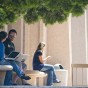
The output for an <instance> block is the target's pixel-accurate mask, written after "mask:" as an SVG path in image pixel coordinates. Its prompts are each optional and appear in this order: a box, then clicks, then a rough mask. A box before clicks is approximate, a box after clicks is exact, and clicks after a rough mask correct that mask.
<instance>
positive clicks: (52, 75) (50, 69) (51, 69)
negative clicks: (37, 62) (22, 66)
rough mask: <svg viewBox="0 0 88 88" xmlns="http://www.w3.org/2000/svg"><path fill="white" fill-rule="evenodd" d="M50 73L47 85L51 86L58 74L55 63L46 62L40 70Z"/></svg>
mask: <svg viewBox="0 0 88 88" xmlns="http://www.w3.org/2000/svg"><path fill="white" fill-rule="evenodd" d="M40 71H43V72H45V73H47V74H48V78H47V86H51V85H52V84H53V81H54V80H56V74H55V71H54V67H53V65H50V64H44V67H43V68H42V69H41V70H40Z"/></svg>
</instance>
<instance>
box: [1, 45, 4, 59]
mask: <svg viewBox="0 0 88 88" xmlns="http://www.w3.org/2000/svg"><path fill="white" fill-rule="evenodd" d="M2 58H4V45H3V44H0V59H2Z"/></svg>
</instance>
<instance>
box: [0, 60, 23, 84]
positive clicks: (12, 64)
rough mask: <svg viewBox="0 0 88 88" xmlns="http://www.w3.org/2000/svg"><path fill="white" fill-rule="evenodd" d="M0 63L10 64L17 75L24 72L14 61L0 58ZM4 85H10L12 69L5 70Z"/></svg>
mask: <svg viewBox="0 0 88 88" xmlns="http://www.w3.org/2000/svg"><path fill="white" fill-rule="evenodd" d="M0 65H11V66H12V67H13V71H14V72H16V73H17V75H18V76H19V77H21V76H22V75H23V74H24V73H23V71H22V70H21V69H20V67H19V66H18V65H17V64H16V63H15V61H5V60H2V61H0ZM4 85H12V71H6V76H5V80H4Z"/></svg>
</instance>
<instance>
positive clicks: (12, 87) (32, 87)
mask: <svg viewBox="0 0 88 88" xmlns="http://www.w3.org/2000/svg"><path fill="white" fill-rule="evenodd" d="M0 88H88V87H59V86H56V87H53V86H51V87H49V86H44V87H37V86H36V87H35V86H0Z"/></svg>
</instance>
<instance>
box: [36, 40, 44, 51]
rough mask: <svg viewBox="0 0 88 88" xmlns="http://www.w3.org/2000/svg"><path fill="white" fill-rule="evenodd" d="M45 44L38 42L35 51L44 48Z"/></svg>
mask: <svg viewBox="0 0 88 88" xmlns="http://www.w3.org/2000/svg"><path fill="white" fill-rule="evenodd" d="M44 46H45V44H44V43H43V42H40V43H39V45H38V47H37V50H42V49H43V48H44Z"/></svg>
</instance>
